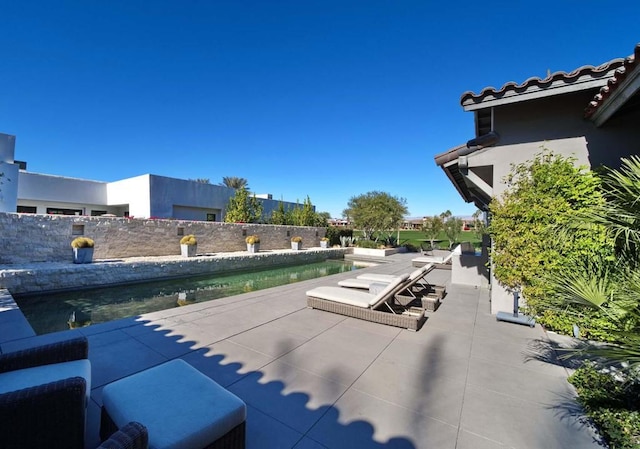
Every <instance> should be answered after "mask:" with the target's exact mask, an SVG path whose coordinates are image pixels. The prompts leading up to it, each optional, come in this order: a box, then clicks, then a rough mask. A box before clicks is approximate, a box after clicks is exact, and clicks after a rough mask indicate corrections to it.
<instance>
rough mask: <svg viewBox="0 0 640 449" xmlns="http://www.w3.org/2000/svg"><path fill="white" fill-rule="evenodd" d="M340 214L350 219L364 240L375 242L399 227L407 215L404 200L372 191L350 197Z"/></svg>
mask: <svg viewBox="0 0 640 449" xmlns="http://www.w3.org/2000/svg"><path fill="white" fill-rule="evenodd" d="M342 214H343V215H344V216H346V217H350V218H351V221H352V222H353V224H354V226H355V227H356V228H357V229H359V230H360V231H362V233H363V236H364V238H365V239H376V240H377V239H378V238H379V237H382V238H385V236H387V235H389V234H390V233H393V232H395V231H396V230H397V229H398V228H399V227H400V225H401V224H402V222H403V220H404V216H405V215H406V214H407V206H406V200H405V199H404V198H398V197H395V196H391V195H390V194H388V193H385V192H377V191H372V192H368V193H365V194H363V195H359V196H354V197H351V199H350V200H349V203H348V204H347V209H345V210H344V211H343V213H342Z"/></svg>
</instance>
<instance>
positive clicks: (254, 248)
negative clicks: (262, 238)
mask: <svg viewBox="0 0 640 449" xmlns="http://www.w3.org/2000/svg"><path fill="white" fill-rule="evenodd" d="M247 251H249V252H250V253H257V252H260V243H247Z"/></svg>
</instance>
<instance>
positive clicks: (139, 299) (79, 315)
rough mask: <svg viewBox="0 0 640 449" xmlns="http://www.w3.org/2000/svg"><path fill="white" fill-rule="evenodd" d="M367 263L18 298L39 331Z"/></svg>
mask: <svg viewBox="0 0 640 449" xmlns="http://www.w3.org/2000/svg"><path fill="white" fill-rule="evenodd" d="M362 266H363V265H359V264H356V263H353V262H350V261H342V260H326V261H324V262H316V263H311V264H305V265H295V266H281V267H277V268H271V269H268V270H259V271H257V270H252V271H242V272H233V273H224V274H216V275H213V276H198V277H192V278H182V279H175V280H168V281H154V282H145V283H139V284H133V285H126V286H118V287H105V288H95V289H90V290H76V291H70V292H64V293H54V294H44V295H29V296H16V297H15V300H16V303H17V304H18V306H19V307H20V310H21V311H22V313H23V314H24V316H25V317H26V319H27V321H28V322H29V324H30V325H31V327H32V328H33V330H34V331H35V332H36V334H38V335H42V334H48V333H51V332H57V331H62V330H67V329H69V328H76V327H83V326H89V325H91V324H97V323H105V322H107V321H113V320H117V319H120V318H127V317H131V316H136V315H140V314H143V313H149V312H155V311H158V310H165V309H171V308H175V307H182V306H185V305H188V304H193V303H198V302H205V301H211V300H214V299H218V298H225V297H227V296H233V295H239V294H241V293H247V292H252V291H256V290H262V289H265V288H269V287H276V286H280V285H286V284H291V283H294V282H299V281H305V280H308V279H314V278H318V277H322V276H329V275H331V274H337V273H343V272H346V271H353V270H356V269H358V268H361V267H362Z"/></svg>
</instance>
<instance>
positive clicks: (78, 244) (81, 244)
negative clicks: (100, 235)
mask: <svg viewBox="0 0 640 449" xmlns="http://www.w3.org/2000/svg"><path fill="white" fill-rule="evenodd" d="M94 244H95V242H94V241H93V240H92V239H90V238H89V237H76V238H75V239H73V241H72V242H71V247H72V248H93V246H94Z"/></svg>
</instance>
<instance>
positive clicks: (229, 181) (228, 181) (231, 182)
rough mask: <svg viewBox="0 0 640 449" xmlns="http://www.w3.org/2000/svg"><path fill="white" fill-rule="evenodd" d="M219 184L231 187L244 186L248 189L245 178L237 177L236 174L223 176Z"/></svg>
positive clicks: (239, 187) (238, 187)
mask: <svg viewBox="0 0 640 449" xmlns="http://www.w3.org/2000/svg"><path fill="white" fill-rule="evenodd" d="M220 185H221V186H225V187H229V188H232V189H241V188H245V189H247V190H249V184H248V182H247V180H246V179H245V178H238V177H237V176H224V177H223V178H222V182H221V183H220Z"/></svg>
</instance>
